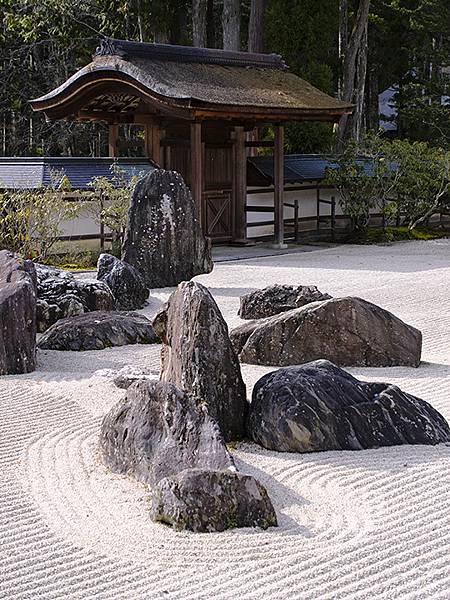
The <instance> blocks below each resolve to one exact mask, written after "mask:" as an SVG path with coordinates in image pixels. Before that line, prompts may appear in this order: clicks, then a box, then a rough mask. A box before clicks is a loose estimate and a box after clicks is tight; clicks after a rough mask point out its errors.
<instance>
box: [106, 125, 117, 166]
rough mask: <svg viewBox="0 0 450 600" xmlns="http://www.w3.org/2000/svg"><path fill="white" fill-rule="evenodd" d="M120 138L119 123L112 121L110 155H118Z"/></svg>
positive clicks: (109, 142)
mask: <svg viewBox="0 0 450 600" xmlns="http://www.w3.org/2000/svg"><path fill="white" fill-rule="evenodd" d="M118 138H119V125H118V124H117V123H112V124H110V126H109V132H108V156H109V157H110V158H115V157H116V156H117V155H118V152H117V140H118Z"/></svg>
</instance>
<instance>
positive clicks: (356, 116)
mask: <svg viewBox="0 0 450 600" xmlns="http://www.w3.org/2000/svg"><path fill="white" fill-rule="evenodd" d="M367 27H368V23H366V28H365V30H364V35H363V37H362V40H361V47H360V49H359V52H358V60H357V67H356V82H355V110H354V113H353V115H352V119H351V121H352V135H353V138H354V139H355V140H356V141H357V142H360V141H361V139H362V135H363V133H364V130H365V121H364V117H365V110H364V109H365V98H366V94H365V89H366V78H367V52H368V48H367Z"/></svg>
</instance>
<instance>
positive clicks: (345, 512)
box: [0, 240, 450, 600]
mask: <svg viewBox="0 0 450 600" xmlns="http://www.w3.org/2000/svg"><path fill="white" fill-rule="evenodd" d="M197 279H198V281H201V282H202V283H203V284H205V285H206V286H208V287H209V289H210V290H211V292H212V293H213V295H214V297H215V298H216V300H217V302H218V304H219V306H220V308H221V309H222V311H223V313H224V316H225V317H226V319H227V321H228V323H229V325H230V326H234V325H236V324H237V323H238V322H239V318H238V317H237V315H236V313H237V309H238V306H239V295H241V294H243V293H245V292H246V291H249V290H252V289H255V288H258V287H264V286H266V285H269V284H271V283H292V284H314V285H317V286H318V287H319V289H320V290H322V291H324V292H329V293H330V294H332V295H334V296H339V295H348V294H351V295H358V296H361V297H363V298H365V299H367V300H370V301H371V302H375V303H376V304H379V305H381V306H383V307H384V308H386V309H388V310H390V311H392V312H393V313H395V314H396V315H398V316H399V317H401V318H402V319H404V320H405V321H406V322H408V323H410V324H412V325H414V326H416V327H418V328H419V329H421V330H422V332H423V334H424V348H423V361H424V362H423V364H422V365H421V366H420V367H419V368H418V369H413V368H386V369H367V368H366V369H352V372H353V373H354V374H355V375H357V376H360V377H362V378H366V379H371V380H376V379H379V380H385V381H390V382H394V383H396V384H398V385H399V386H401V387H402V388H403V389H405V390H406V391H408V392H411V393H413V394H416V395H418V396H420V397H422V398H424V399H425V400H427V401H429V402H430V403H431V404H433V406H435V407H436V408H437V409H438V410H440V411H441V412H442V413H443V415H444V416H446V417H447V419H450V240H440V241H433V242H410V243H400V244H396V245H392V246H370V247H368V246H366V247H363V246H343V247H336V248H328V249H318V250H315V251H312V252H307V253H298V254H289V255H285V256H277V257H264V258H259V259H253V260H241V261H232V262H227V263H221V264H217V265H216V266H215V269H214V271H213V273H211V274H209V275H205V276H201V277H198V278H197ZM169 293H170V290H168V289H167V290H156V291H154V292H153V293H152V300H151V302H150V305H149V307H148V308H147V309H146V310H145V311H144V312H147V313H148V314H149V315H151V314H152V313H154V312H155V310H156V309H157V308H158V307H159V306H160V305H161V303H162V302H163V301H164V300H166V299H167V297H168V295H169ZM124 365H132V366H133V367H142V368H146V369H149V370H155V369H158V365H159V347H158V346H128V347H123V348H113V349H108V350H102V351H99V352H85V353H76V352H55V351H45V352H39V367H38V370H37V371H36V372H35V373H33V374H30V375H22V376H11V377H3V378H1V379H0V415H1V420H0V598H1V599H2V600H12V599H21V600H22V599H23V600H24V599H33V600H44V599H45V600H50V599H58V600H59V599H63V598H64V599H67V600H75V599H77V600H88V599H91V598H96V599H104V600H113V599H114V600H119V599H120V600H163V599H164V600H172V599H173V600H175V599H177V600H287V599H293V600H294V599H295V600H318V599H320V600H331V599H336V600H342V599H351V600H359V599H361V600H362V599H367V600H413V599H414V600H426V599H436V600H437V599H442V600H444V599H445V600H449V599H450V447H448V446H446V445H440V446H436V447H427V446H415V447H414V446H403V447H394V448H384V449H379V450H365V451H361V452H325V453H317V454H310V455H295V454H283V453H276V452H269V451H266V450H262V449H261V448H258V447H257V446H255V445H251V444H241V445H239V446H238V448H237V449H236V450H235V451H234V455H235V458H236V460H237V463H238V465H239V467H240V469H241V470H242V471H244V472H247V473H250V474H253V475H255V476H256V477H258V478H259V480H260V481H261V482H262V483H263V484H264V485H265V486H266V487H267V490H268V492H269V494H270V496H271V498H272V500H273V502H274V505H275V508H276V510H277V514H278V518H279V524H280V526H279V527H278V528H273V529H270V530H268V531H259V530H248V529H246V530H234V531H230V532H226V533H220V534H218V533H216V534H190V533H175V532H173V531H172V530H170V529H168V528H167V527H165V526H163V525H158V524H155V523H152V522H151V521H150V520H149V518H148V514H147V502H148V492H147V490H146V489H145V488H144V487H143V486H142V485H140V484H138V483H136V482H134V481H132V480H131V479H128V478H126V477H121V476H117V475H112V474H110V473H109V472H107V470H106V469H105V468H104V467H103V466H102V465H101V463H100V461H99V457H98V453H97V436H98V431H99V426H100V422H101V418H102V415H103V414H104V413H105V412H106V411H107V410H108V409H109V407H110V406H112V404H113V403H114V402H116V401H117V400H119V399H120V398H121V397H122V396H123V395H124V393H125V392H124V391H123V390H120V389H117V388H116V387H115V386H114V385H113V384H112V383H111V382H110V381H109V380H108V379H106V378H102V377H99V376H98V375H95V376H93V373H94V372H95V371H98V370H100V369H119V368H121V367H122V366H124ZM268 370H270V369H267V368H265V367H251V366H246V365H243V373H244V377H245V379H246V382H247V386H248V393H249V395H251V389H252V386H253V384H254V382H255V381H256V380H257V379H258V378H259V377H260V376H261V375H262V374H263V373H265V372H267V371H268Z"/></svg>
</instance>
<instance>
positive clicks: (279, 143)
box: [273, 125, 287, 248]
mask: <svg viewBox="0 0 450 600" xmlns="http://www.w3.org/2000/svg"><path fill="white" fill-rule="evenodd" d="M274 130H275V147H274V157H273V174H274V187H275V189H274V206H275V212H274V215H275V222H274V244H273V245H274V247H275V248H287V245H286V244H285V243H284V127H283V125H275V127H274Z"/></svg>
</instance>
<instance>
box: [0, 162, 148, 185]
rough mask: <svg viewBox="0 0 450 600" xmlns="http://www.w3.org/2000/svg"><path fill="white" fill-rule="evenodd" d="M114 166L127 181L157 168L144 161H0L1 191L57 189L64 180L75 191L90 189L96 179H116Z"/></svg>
mask: <svg viewBox="0 0 450 600" xmlns="http://www.w3.org/2000/svg"><path fill="white" fill-rule="evenodd" d="M114 162H115V163H116V164H117V165H118V167H119V168H120V170H121V171H122V172H123V173H124V177H125V178H128V179H129V178H131V177H133V176H138V175H140V174H141V173H146V172H149V171H152V170H153V169H154V168H155V166H154V165H153V164H152V163H151V161H149V160H147V159H145V158H119V159H112V158H71V157H61V158H54V157H42V158H40V157H26V158H16V157H7V158H0V189H37V188H39V187H42V186H52V187H55V188H58V186H59V184H60V183H61V180H62V178H63V177H64V178H66V179H67V180H68V181H69V184H70V188H71V189H73V190H83V189H89V183H90V182H91V181H92V180H93V179H94V178H95V177H108V178H109V179H111V178H112V177H113V174H112V170H111V167H112V165H113V163H114Z"/></svg>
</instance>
